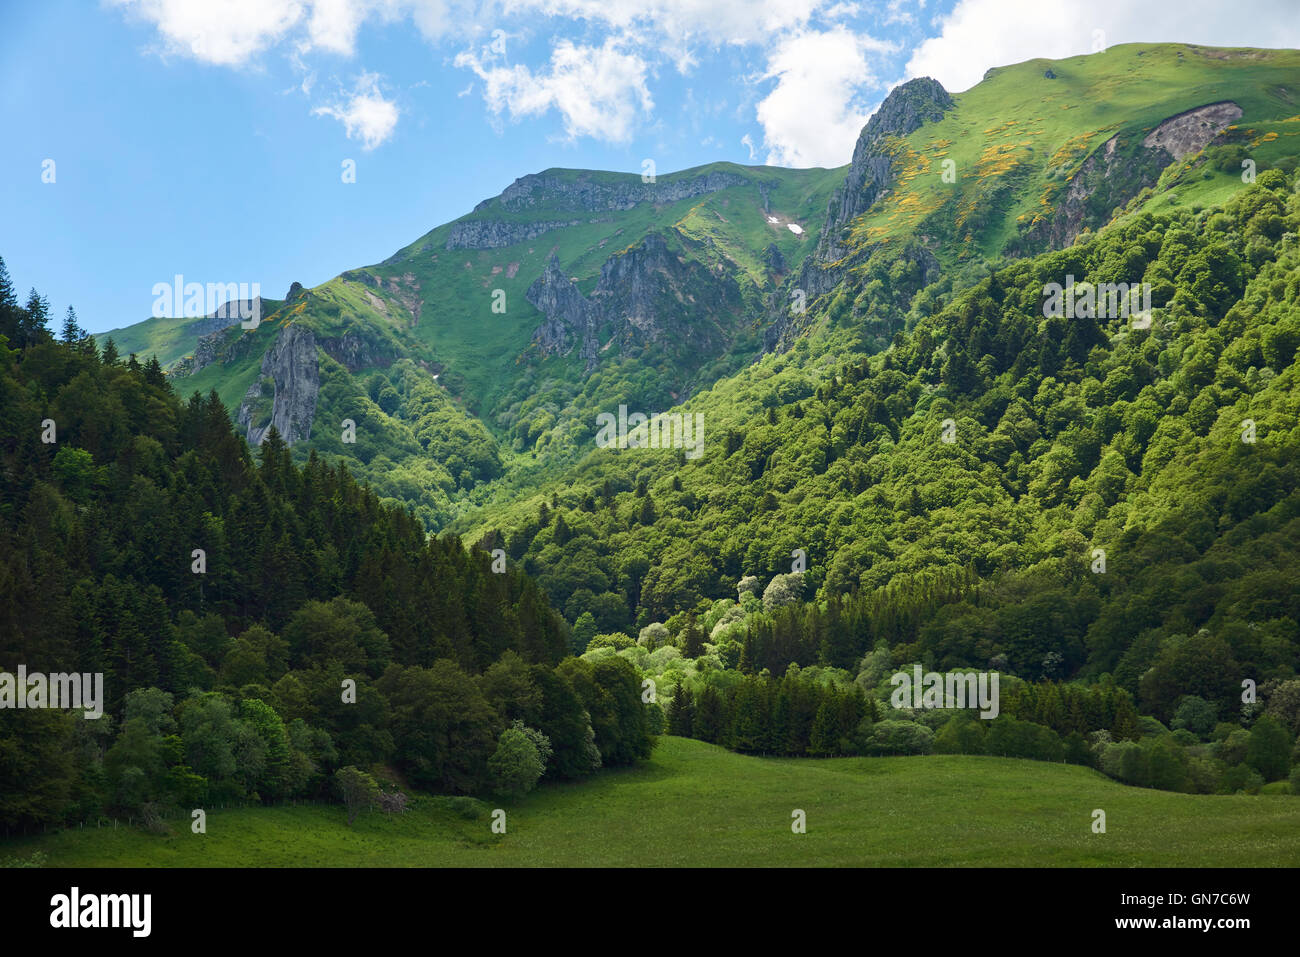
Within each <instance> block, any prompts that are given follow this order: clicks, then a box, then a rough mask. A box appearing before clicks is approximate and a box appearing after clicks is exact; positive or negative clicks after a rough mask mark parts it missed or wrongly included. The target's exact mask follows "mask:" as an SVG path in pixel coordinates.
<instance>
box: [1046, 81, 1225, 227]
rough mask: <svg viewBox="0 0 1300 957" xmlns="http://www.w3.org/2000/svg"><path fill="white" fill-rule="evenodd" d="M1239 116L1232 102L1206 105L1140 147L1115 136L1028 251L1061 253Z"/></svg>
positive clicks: (1080, 174)
mask: <svg viewBox="0 0 1300 957" xmlns="http://www.w3.org/2000/svg"><path fill="white" fill-rule="evenodd" d="M1241 115H1242V109H1241V107H1240V106H1238V105H1237V104H1236V103H1233V102H1231V101H1223V102H1220V103H1208V104H1206V105H1205V106H1198V107H1196V109H1193V110H1187V111H1185V112H1183V113H1179V114H1177V115H1176V116H1171V117H1169V118H1168V119H1166V120H1164V121H1162V122H1161V123H1160V125H1159V126H1157V127H1156V128H1155V129H1153V130H1152V131H1151V132H1150V133H1148V134H1147V135H1146V136H1145V137H1143V138H1142V141H1141V142H1140V143H1138V142H1135V141H1134V138H1133V137H1129V139H1128V142H1127V143H1125V141H1124V139H1123V137H1122V136H1121V134H1119V133H1117V134H1115V135H1114V136H1112V137H1111V138H1110V139H1108V140H1107V141H1106V142H1105V143H1103V144H1102V145H1101V146H1100V147H1098V148H1097V149H1096V150H1095V151H1094V152H1093V153H1092V155H1091V156H1089V157H1088V158H1087V159H1086V160H1084V161H1083V163H1082V164H1080V166H1079V169H1078V170H1077V171H1076V172H1075V174H1074V177H1073V178H1072V179H1071V180H1070V187H1069V189H1067V190H1066V192H1065V195H1064V196H1063V197H1061V201H1060V203H1058V204H1057V206H1056V209H1055V211H1054V212H1053V213H1052V215H1051V216H1050V217H1048V218H1047V219H1045V220H1043V221H1042V222H1041V223H1039V224H1038V226H1037V227H1035V229H1033V230H1032V231H1030V232H1029V233H1028V234H1027V237H1026V238H1027V239H1029V240H1030V242H1031V245H1030V246H1029V248H1030V249H1033V248H1035V245H1036V244H1043V243H1045V244H1046V245H1048V246H1050V247H1052V248H1054V249H1060V248H1063V247H1065V246H1069V245H1070V244H1071V243H1073V242H1074V241H1075V239H1077V238H1078V236H1079V234H1080V233H1081V232H1083V230H1084V228H1085V227H1086V228H1096V227H1097V226H1100V225H1102V224H1104V223H1106V222H1107V221H1108V220H1109V219H1110V215H1111V213H1112V211H1113V210H1114V209H1115V207H1117V206H1123V205H1124V204H1125V203H1127V202H1128V201H1129V200H1130V199H1132V198H1133V197H1134V196H1136V195H1137V194H1138V193H1139V192H1141V191H1142V190H1143V189H1145V188H1146V187H1148V186H1153V185H1155V183H1156V182H1157V181H1158V180H1159V179H1160V173H1161V172H1162V171H1163V170H1164V168H1165V167H1166V166H1168V165H1169V164H1170V163H1174V162H1177V161H1178V160H1181V159H1183V158H1184V157H1186V156H1190V155H1191V154H1193V153H1196V152H1199V151H1200V150H1203V149H1204V148H1205V147H1206V146H1208V145H1209V144H1210V143H1211V142H1212V141H1213V140H1214V139H1215V137H1217V136H1218V135H1219V134H1220V133H1222V132H1223V131H1224V130H1225V129H1227V128H1228V126H1229V125H1230V124H1231V123H1233V122H1234V121H1236V120H1238V119H1240V118H1241Z"/></svg>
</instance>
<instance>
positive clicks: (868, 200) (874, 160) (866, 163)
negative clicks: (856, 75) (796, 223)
mask: <svg viewBox="0 0 1300 957" xmlns="http://www.w3.org/2000/svg"><path fill="white" fill-rule="evenodd" d="M953 105H954V104H953V101H952V97H951V96H949V95H948V91H947V90H945V89H944V88H943V86H942V85H941V84H940V83H939V82H938V81H937V80H932V79H930V78H929V77H928V76H922V77H917V78H916V79H915V80H909V81H908V82H906V83H904V84H903V85H901V86H898V87H895V88H894V90H893V91H892V92H891V93H890V94H889V96H887V97H885V101H884V102H883V103H881V104H880V109H878V110H876V112H875V113H873V114H872V115H871V119H869V120H867V125H866V126H864V127H863V128H862V132H861V133H860V134H859V135H858V142H857V145H856V146H855V147H854V148H853V161H852V162H851V163H850V164H849V171H848V173H847V174H846V175H845V177H844V185H843V186H841V187H840V188H839V189H838V190H837V191H836V193H835V195H834V196H833V197H831V202H830V205H829V207H828V208H827V210H826V226H825V228H824V229H823V230H822V234H821V238H820V239H819V240H818V243H817V254H816V255H817V259H818V260H820V261H821V262H822V263H829V262H834V261H836V260H838V259H842V258H843V257H844V255H845V253H847V252H848V249H847V248H846V247H845V245H844V242H843V232H844V230H845V228H846V227H847V226H848V225H849V224H850V223H851V222H853V220H854V219H856V218H857V217H858V216H860V215H862V214H863V213H864V212H866V211H867V210H868V209H869V208H870V207H871V204H872V203H874V202H875V201H876V200H877V199H878V198H879V197H880V194H881V193H882V192H883V191H884V190H885V189H887V188H888V187H889V185H890V183H891V182H892V181H893V176H892V171H891V166H892V163H893V159H892V157H891V155H890V153H889V149H888V142H887V141H888V140H889V138H890V137H894V136H907V135H908V134H909V133H912V132H915V131H916V130H918V129H920V127H921V125H922V124H923V123H933V122H935V121H937V120H940V119H942V118H943V114H944V113H946V112H947V111H948V110H950V109H952V108H953Z"/></svg>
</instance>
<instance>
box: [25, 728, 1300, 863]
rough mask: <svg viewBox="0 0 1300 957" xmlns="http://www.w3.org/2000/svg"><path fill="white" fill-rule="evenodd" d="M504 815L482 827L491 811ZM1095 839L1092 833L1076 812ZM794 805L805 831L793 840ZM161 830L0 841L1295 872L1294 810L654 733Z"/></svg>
mask: <svg viewBox="0 0 1300 957" xmlns="http://www.w3.org/2000/svg"><path fill="white" fill-rule="evenodd" d="M498 806H500V807H501V808H502V809H503V810H504V811H505V813H506V833H505V834H493V833H492V827H491V824H492V818H491V812H492V810H493V809H495V808H497V807H498ZM1098 809H1099V810H1103V811H1105V813H1106V832H1105V833H1104V834H1098V833H1093V829H1092V824H1093V812H1094V810H1098ZM795 810H802V811H804V812H805V813H806V820H807V831H806V833H803V834H796V833H794V832H793V831H792V828H791V823H792V815H793V812H794V811H795ZM171 826H172V830H173V832H174V834H173V836H171V837H159V836H154V835H149V834H145V833H144V832H142V831H140V830H137V829H130V828H126V827H119V828H118V829H116V830H113V829H102V828H101V829H94V828H91V829H85V830H82V829H75V830H69V831H63V832H60V833H57V834H49V835H43V836H41V837H37V838H29V839H25V840H17V841H9V842H7V843H5V844H0V857H7V856H11V855H12V856H19V857H26V856H29V855H30V854H32V853H33V852H34V851H38V850H39V851H43V852H44V853H45V854H46V855H47V857H48V861H47V863H48V865H49V866H54V867H99V866H118V867H121V866H125V867H202V866H216V867H249V866H265V867H271V866H290V867H293V866H298V867H382V866H400V867H476V866H506V867H534V866H584V865H588V866H608V867H699V866H738V867H789V866H796V867H797V866H849V867H876V866H884V867H946V866H961V867H971V866H974V867H980V866H1010V867H1022V866H1061V867H1205V866H1228V867H1253V866H1258V867H1285V866H1290V867H1294V866H1297V865H1300V799H1297V798H1295V797H1293V796H1291V795H1268V794H1263V795H1257V796H1234V797H1217V796H1213V797H1212V796H1199V795H1186V794H1173V793H1168V792H1162V791H1150V790H1143V789H1140V788H1131V787H1126V786H1124V785H1121V784H1117V783H1115V782H1113V781H1111V780H1109V779H1107V778H1105V777H1103V776H1102V775H1101V774H1099V773H1097V772H1095V771H1091V770H1088V769H1085V768H1080V767H1075V766H1071V765H1056V764H1043V763H1038V762H1032V761H1021V760H1012V759H1003V758H987V757H959V756H945V755H935V756H929V757H906V758H837V759H827V760H808V759H803V760H799V759H772V758H757V757H746V756H743V755H738V754H733V753H731V752H729V751H725V750H723V749H722V748H718V747H715V746H713V745H709V744H704V743H702V742H699V741H692V740H688V739H684V738H675V737H663V738H660V740H659V746H658V747H657V748H656V750H655V752H654V755H653V757H652V758H651V759H650V760H649V761H647V762H645V763H643V764H642V765H640V766H638V767H636V768H632V769H626V770H612V771H605V772H602V773H601V774H600V775H598V776H596V777H595V778H593V779H591V780H588V781H583V782H579V783H573V784H557V785H547V786H544V787H542V788H541V789H539V790H538V791H535V792H534V793H533V794H531V795H529V796H528V797H527V798H526V799H524V800H523V801H521V802H518V803H513V804H511V803H507V804H500V803H499V802H495V801H488V802H487V803H476V802H470V801H460V802H456V801H452V800H449V799H446V798H432V797H424V798H418V799H416V801H415V802H414V806H413V807H412V808H410V809H409V810H408V811H407V812H405V813H404V814H401V815H398V816H386V815H384V814H382V813H380V812H378V811H375V812H371V813H365V812H363V813H362V814H361V815H360V816H359V817H358V818H357V821H356V823H355V824H354V825H353V826H352V827H349V826H348V825H347V820H346V814H345V811H344V809H343V808H342V807H341V806H329V805H300V806H296V807H294V806H280V807H248V808H236V809H227V810H221V809H213V810H211V811H209V812H208V816H207V833H206V834H204V835H195V834H192V833H191V832H190V829H189V826H188V820H187V819H186V818H177V819H175V820H174V821H172V822H171Z"/></svg>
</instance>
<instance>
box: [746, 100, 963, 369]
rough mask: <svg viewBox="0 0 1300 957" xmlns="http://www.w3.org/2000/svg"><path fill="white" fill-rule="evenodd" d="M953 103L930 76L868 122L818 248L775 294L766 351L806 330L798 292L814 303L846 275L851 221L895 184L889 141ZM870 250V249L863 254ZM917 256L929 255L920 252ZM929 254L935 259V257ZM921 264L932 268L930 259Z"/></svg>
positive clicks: (929, 120) (884, 105) (832, 203)
mask: <svg viewBox="0 0 1300 957" xmlns="http://www.w3.org/2000/svg"><path fill="white" fill-rule="evenodd" d="M954 105H955V104H954V103H953V99H952V97H951V96H949V95H948V91H947V90H945V89H944V88H943V85H942V84H940V83H939V81H938V80H933V79H931V78H930V77H928V76H923V77H917V78H916V79H914V80H908V81H907V82H906V83H904V84H902V85H901V86H898V87H895V88H894V90H893V91H892V92H891V93H890V94H889V96H887V97H885V101H884V102H883V103H881V104H880V108H879V109H878V110H876V112H875V113H873V114H872V115H871V119H869V120H867V125H866V126H864V127H863V128H862V132H861V133H860V134H859V135H858V142H857V145H856V146H855V147H854V148H853V161H852V162H851V163H850V164H849V171H848V173H847V174H845V176H844V183H843V184H842V185H841V186H840V187H839V189H837V190H836V191H835V195H834V196H832V197H831V200H830V203H829V204H828V205H827V208H826V225H825V226H823V227H822V232H821V236H820V237H819V238H818V240H817V249H816V251H815V252H814V253H813V254H812V255H811V256H809V257H807V258H806V259H805V260H804V261H803V264H802V265H801V266H800V268H799V272H798V273H797V274H796V275H794V276H792V277H791V278H790V279H789V280H788V281H787V283H786V286H785V288H784V289H781V290H778V291H777V293H776V294H775V296H774V297H773V301H772V308H771V323H770V325H769V326H768V328H767V330H766V331H765V332H764V346H765V348H766V349H767V350H769V351H772V350H785V349H788V348H789V347H790V346H791V345H792V344H793V342H794V340H795V338H797V336H798V334H799V332H800V330H801V328H802V324H803V319H802V317H801V315H799V314H795V315H792V314H791V312H790V297H791V294H792V293H793V292H795V291H797V292H798V293H799V294H800V296H799V298H800V300H801V301H803V302H804V303H806V304H808V305H811V303H812V301H813V300H814V299H816V298H817V297H818V296H822V295H825V294H826V293H828V292H830V291H831V290H832V289H834V288H835V286H836V285H837V284H838V283H839V282H840V280H841V279H843V278H844V276H845V275H846V273H847V271H848V268H849V263H847V262H845V261H844V260H845V257H847V256H849V255H850V253H851V252H852V251H851V250H850V249H849V248H848V246H847V245H846V244H845V233H846V232H847V230H848V227H849V225H850V224H851V223H852V222H853V220H855V219H856V218H857V217H859V216H861V215H862V214H863V213H865V212H866V211H867V210H868V209H870V208H871V205H872V204H873V203H875V201H876V200H877V199H879V198H880V197H881V196H882V195H883V194H884V193H885V191H886V190H888V189H889V187H890V186H891V185H893V181H894V170H893V162H894V160H893V154H892V153H891V151H890V143H889V141H890V140H891V139H893V138H895V137H900V136H907V135H908V134H909V133H913V132H915V131H916V130H918V129H920V128H921V126H922V125H924V124H925V123H933V122H936V121H938V120H941V119H943V115H944V114H945V113H946V112H948V110H951V109H952V108H953V106H954ZM869 254H870V251H869V250H862V251H860V252H859V253H858V255H863V256H865V255H869ZM917 255H918V256H923V257H924V256H925V254H924V253H919V252H918V253H917ZM926 258H928V259H929V260H933V259H934V257H933V255H929V256H928V257H926ZM922 265H923V266H925V267H926V268H927V269H928V268H929V262H924V263H922ZM804 315H806V313H805V314H804Z"/></svg>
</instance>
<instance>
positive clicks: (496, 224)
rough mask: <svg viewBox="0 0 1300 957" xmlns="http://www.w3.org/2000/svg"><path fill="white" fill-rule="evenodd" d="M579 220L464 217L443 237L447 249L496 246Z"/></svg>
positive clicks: (559, 227) (526, 240)
mask: <svg viewBox="0 0 1300 957" xmlns="http://www.w3.org/2000/svg"><path fill="white" fill-rule="evenodd" d="M581 225H582V220H581V219H569V220H562V219H557V220H548V221H545V222H540V223H507V222H500V221H498V220H494V219H468V220H465V221H463V222H459V223H456V224H454V225H453V226H452V227H451V232H450V234H449V235H448V236H447V248H448V249H500V248H502V247H503V246H513V245H514V244H515V243H525V242H528V240H530V239H536V238H537V237H538V236H541V235H542V234H543V233H549V232H550V231H551V230H553V229H563V228H564V227H565V226H581Z"/></svg>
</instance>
